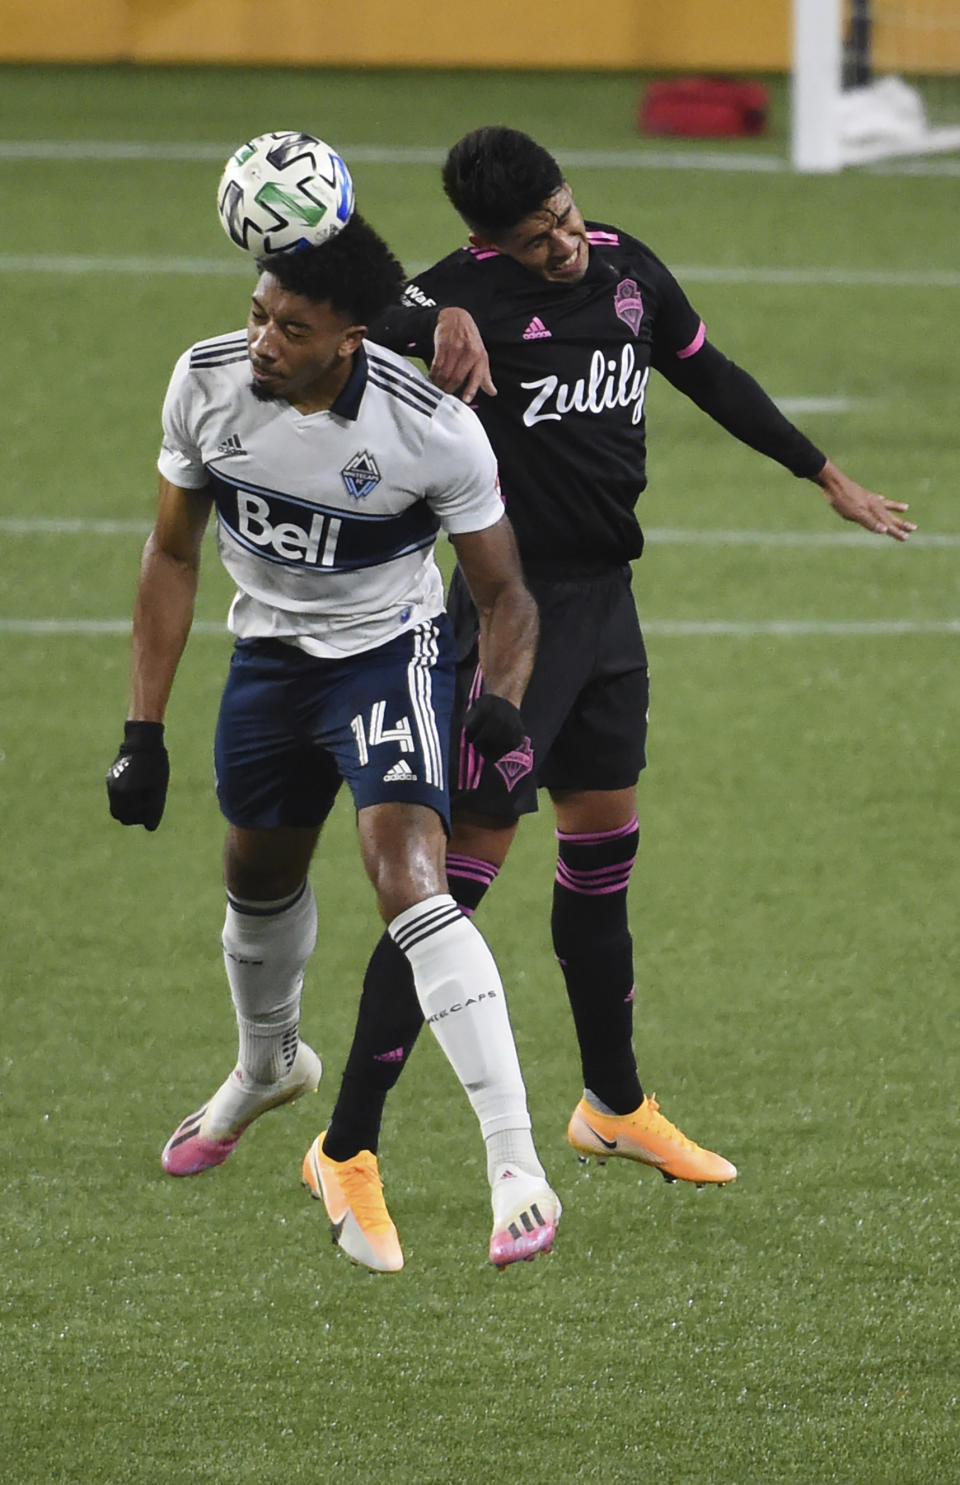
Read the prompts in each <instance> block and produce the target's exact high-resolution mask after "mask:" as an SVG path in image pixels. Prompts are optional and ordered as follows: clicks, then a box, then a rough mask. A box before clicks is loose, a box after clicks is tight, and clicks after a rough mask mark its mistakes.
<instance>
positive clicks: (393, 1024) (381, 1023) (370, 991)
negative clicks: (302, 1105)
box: [323, 856, 497, 1160]
mask: <svg viewBox="0 0 960 1485" xmlns="http://www.w3.org/2000/svg"><path fill="white" fill-rule="evenodd" d="M496 874H497V868H496V867H495V866H491V865H489V863H488V862H486V861H475V860H474V859H473V858H472V857H469V856H450V857H448V859H447V879H448V881H449V884H450V892H451V895H452V896H453V897H455V898H456V900H457V902H458V903H459V905H460V907H461V908H462V909H463V911H464V912H465V913H466V914H467V915H468V916H470V915H471V914H472V913H473V911H474V910H475V908H476V907H477V904H478V903H479V902H480V899H481V898H482V897H483V894H484V893H485V892H486V890H487V888H488V887H489V885H490V883H491V882H492V881H493V879H494V877H495V876H496ZM422 1025H423V1012H422V1011H421V1009H420V1002H419V1000H418V999H417V992H416V990H415V989H414V984H413V973H412V971H411V969H410V963H409V961H408V959H407V958H406V956H405V955H404V954H402V953H401V952H400V950H399V949H398V948H397V946H396V944H395V943H394V942H393V939H392V938H391V937H390V935H389V933H385V934H384V935H383V937H382V938H381V939H380V941H379V943H378V944H377V946H376V948H375V949H374V951H373V953H372V955H371V956H370V962H369V964H368V965H367V969H366V973H365V975H364V977H363V991H362V993H361V995H360V1009H359V1012H358V1014H357V1025H356V1030H355V1031H354V1033H353V1043H352V1045H351V1047H350V1055H349V1057H348V1058H347V1065H346V1067H345V1068H344V1073H343V1079H342V1081H341V1083H340V1091H339V1093H338V1094H337V1102H336V1105H335V1107H334V1110H333V1114H332V1116H331V1119H330V1127H329V1129H328V1130H327V1133H326V1135H325V1136H324V1141H323V1149H324V1154H326V1155H329V1156H330V1159H331V1160H350V1159H352V1158H353V1156H354V1155H357V1154H359V1152H360V1151H361V1150H372V1151H373V1153H374V1154H376V1153H377V1148H378V1146H379V1143H380V1125H381V1123H382V1122H383V1109H384V1105H385V1104H386V1101H387V1094H388V1093H389V1092H390V1089H391V1088H392V1087H393V1085H394V1084H395V1083H396V1081H397V1079H398V1078H399V1076H400V1074H401V1073H402V1072H403V1069H404V1067H405V1066H406V1062H407V1058H408V1057H409V1056H410V1053H411V1052H412V1050H413V1047H414V1043H415V1042H416V1040H417V1037H418V1036H419V1035H420V1028H421V1026H422Z"/></svg>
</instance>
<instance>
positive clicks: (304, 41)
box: [0, 0, 960, 72]
mask: <svg viewBox="0 0 960 1485" xmlns="http://www.w3.org/2000/svg"><path fill="white" fill-rule="evenodd" d="M881 17H882V13H881ZM934 18H935V19H937V20H939V21H940V22H941V25H942V27H943V28H944V29H940V30H938V29H936V28H935V29H932V30H930V31H927V32H926V33H924V32H922V31H921V32H919V33H911V37H910V44H911V46H912V47H913V51H912V54H911V56H910V59H909V60H910V64H911V65H912V66H913V67H914V68H915V69H916V70H918V71H924V70H930V71H960V27H958V26H957V24H956V12H955V0H940V10H939V12H934ZM951 21H952V29H950V25H949V24H948V23H950V22H951ZM902 55H903V53H902V49H901V48H898V47H897V46H896V45H895V44H892V41H891V34H890V30H889V27H887V28H885V26H884V24H883V22H882V18H881V23H880V24H879V25H878V27H877V32H876V59H877V64H878V66H881V67H884V66H889V65H894V66H896V65H897V62H896V61H895V60H894V61H892V62H891V60H890V59H891V58H896V57H901V56H902ZM789 56H790V0H728V3H726V4H723V3H719V4H718V3H717V0H603V3H602V4H591V3H590V0H546V3H544V0H536V3H534V0H474V3H469V0H468V3H465V4H464V3H460V4H456V3H451V0H433V3H432V4H430V5H428V6H419V7H406V6H402V5H399V4H397V3H396V0H337V3H336V4H332V3H330V0H93V3H78V0H0V61H49V62H58V61H77V62H90V61H95V62H96V61H133V62H209V63H219V62H224V63H244V64H248V65H249V64H252V65H257V64H261V63H262V64H270V65H284V64H292V65H307V66H328V67H363V66H370V67H393V66H397V67H421V66H422V67H503V68H514V67H515V68H596V69H607V68H609V69H627V70H629V69H632V68H636V69H638V70H642V69H651V70H683V71H689V70H700V71H716V72H741V71H742V72H750V71H768V72H782V71H785V70H786V69H787V68H788V67H789ZM899 65H901V66H902V65H904V63H903V62H901V63H900V64H899Z"/></svg>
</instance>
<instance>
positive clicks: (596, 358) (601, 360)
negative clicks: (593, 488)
mask: <svg viewBox="0 0 960 1485" xmlns="http://www.w3.org/2000/svg"><path fill="white" fill-rule="evenodd" d="M649 377H650V367H649V366H644V367H643V368H642V369H641V368H640V367H638V366H637V355H636V352H635V350H634V349H633V346H632V345H625V346H624V347H623V349H622V351H621V352H620V360H619V361H616V360H614V358H613V357H612V356H611V357H609V358H608V357H607V356H605V355H604V353H603V351H594V353H593V355H592V356H591V357H590V370H589V372H588V374H587V375H586V376H581V377H578V378H577V380H576V381H575V382H573V383H572V384H571V383H570V382H562V381H561V380H560V378H559V377H558V376H543V377H540V378H539V379H538V380H537V381H535V382H521V383H520V385H521V386H522V387H523V388H524V390H525V391H527V392H534V393H535V394H536V395H535V396H534V397H533V398H532V399H531V401H530V404H529V406H528V407H527V409H526V411H525V413H524V415H523V421H524V423H525V424H526V426H527V427H528V428H532V427H533V426H534V424H535V423H548V422H554V423H558V422H559V421H560V419H561V418H562V417H563V416H564V414H565V413H571V412H576V413H593V414H596V413H604V412H609V411H610V410H611V409H613V408H617V407H623V408H627V407H629V408H632V412H631V415H630V421H631V422H632V423H639V422H640V419H641V418H642V417H643V402H644V398H645V397H646V393H647V381H648V379H649Z"/></svg>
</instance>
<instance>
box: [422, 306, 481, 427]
mask: <svg viewBox="0 0 960 1485" xmlns="http://www.w3.org/2000/svg"><path fill="white" fill-rule="evenodd" d="M433 346H434V354H433V360H432V362H431V363H430V380H431V381H432V382H433V383H434V384H435V385H436V386H438V387H439V388H440V390H441V391H442V392H452V393H453V394H454V395H455V396H457V397H459V398H460V400H461V401H462V402H468V403H469V402H473V400H474V398H475V397H476V395H477V393H478V392H485V393H486V394H487V396H488V397H496V395H497V389H496V387H495V386H494V384H493V378H492V377H491V375H490V361H489V359H488V357H487V351H486V347H485V346H484V344H483V340H482V338H481V335H480V331H479V330H478V329H477V323H476V321H475V320H474V318H473V316H472V315H471V314H470V313H469V311H468V310H465V309H459V308H457V307H456V306H453V305H450V306H448V307H446V308H445V309H441V311H440V313H439V314H438V315H437V327H436V330H435V331H434V336H433Z"/></svg>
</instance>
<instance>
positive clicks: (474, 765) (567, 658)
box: [447, 567, 650, 820]
mask: <svg viewBox="0 0 960 1485" xmlns="http://www.w3.org/2000/svg"><path fill="white" fill-rule="evenodd" d="M526 581H527V586H528V588H529V589H530V592H531V593H532V594H533V596H534V598H535V599H536V600H537V607H538V608H539V611H540V643H539V647H538V650H537V659H536V663H535V665H534V668H533V674H532V675H531V677H530V684H529V685H528V687H527V691H526V695H525V696H524V698H523V706H522V708H521V710H522V712H523V720H524V722H525V723H526V728H527V732H528V734H529V737H530V742H531V744H532V747H533V755H534V771H533V773H528V774H526V775H525V776H523V777H521V778H520V779H518V780H516V781H515V782H513V783H511V781H510V778H509V776H505V775H504V774H503V773H502V771H501V770H500V769H498V768H497V767H496V766H495V765H491V764H489V763H484V761H483V759H481V758H479V757H478V755H477V754H476V752H475V750H473V749H471V748H469V747H468V746H467V745H466V744H465V741H464V739H463V738H462V736H461V732H460V728H461V723H462V718H463V716H464V713H465V712H466V710H467V708H468V706H469V705H470V703H471V701H472V700H475V699H476V696H477V694H479V690H480V689H482V675H481V674H480V672H479V662H478V656H477V645H476V634H477V620H476V613H475V611H474V609H473V605H472V603H471V601H470V595H469V593H468V592H467V591H466V585H465V584H464V583H463V580H462V578H461V577H460V575H459V573H458V572H457V573H455V574H454V578H453V582H452V584H451V588H450V594H449V599H448V605H447V606H448V609H449V611H450V614H451V617H452V619H453V623H454V628H455V631H456V639H457V662H458V663H457V710H456V721H455V724H454V727H455V730H454V755H453V757H452V760H451V774H452V777H453V790H454V794H453V804H454V809H456V808H457V807H462V808H465V809H474V810H477V811H478V812H480V813H482V814H485V815H491V816H494V817H495V818H497V819H502V820H515V819H517V818H518V817H519V816H520V815H524V814H530V813H531V812H532V811H534V810H535V809H536V808H537V790H538V789H558V790H566V789H572V790H579V789H627V788H631V787H632V786H633V785H634V784H635V783H636V782H637V779H638V778H639V777H640V772H641V770H642V769H643V768H644V767H645V766H646V761H647V759H646V740H647V712H648V709H649V704H650V681H649V673H648V668H647V652H646V647H645V645H644V643H643V635H642V634H641V632H640V622H639V620H638V618H637V609H636V604H635V603H634V599H633V592H632V589H631V585H630V569H629V568H628V567H624V568H613V569H611V570H610V571H609V572H607V573H604V574H603V575H601V576H598V577H590V578H571V579H567V578H562V579H561V578H550V579H545V578H540V577H532V576H530V575H528V576H527V579H526Z"/></svg>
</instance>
